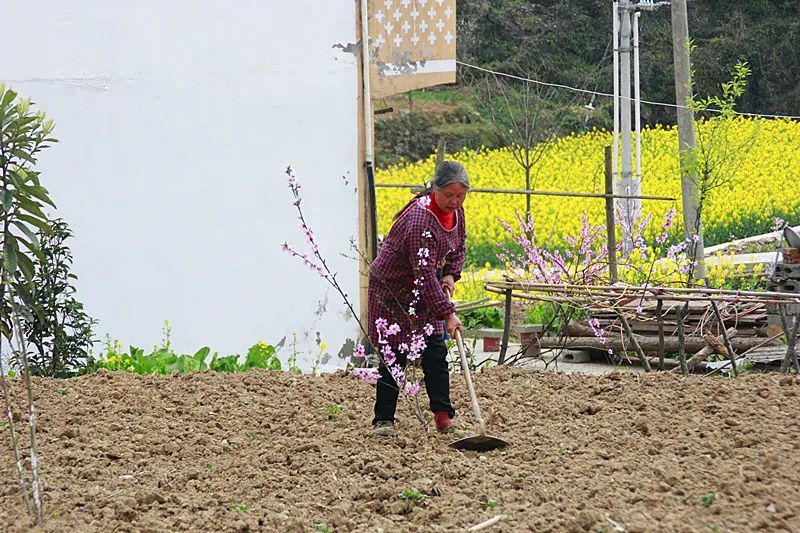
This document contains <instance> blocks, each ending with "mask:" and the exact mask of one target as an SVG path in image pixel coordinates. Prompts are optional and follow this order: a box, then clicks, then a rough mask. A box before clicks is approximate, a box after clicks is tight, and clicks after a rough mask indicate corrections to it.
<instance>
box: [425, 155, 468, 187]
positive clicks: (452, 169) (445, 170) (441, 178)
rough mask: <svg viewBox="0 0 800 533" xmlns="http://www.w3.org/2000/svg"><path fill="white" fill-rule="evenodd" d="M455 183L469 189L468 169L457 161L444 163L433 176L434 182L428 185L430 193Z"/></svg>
mask: <svg viewBox="0 0 800 533" xmlns="http://www.w3.org/2000/svg"><path fill="white" fill-rule="evenodd" d="M453 183H460V184H461V185H463V186H464V187H466V188H467V189H469V188H470V186H469V177H468V176H467V169H465V168H464V165H462V164H461V163H456V162H455V161H442V162H441V163H440V164H439V166H437V167H436V173H435V174H434V176H433V181H432V182H430V183H429V184H428V187H427V189H428V192H432V191H438V190H439V189H442V188H444V187H447V186H448V185H451V184H453Z"/></svg>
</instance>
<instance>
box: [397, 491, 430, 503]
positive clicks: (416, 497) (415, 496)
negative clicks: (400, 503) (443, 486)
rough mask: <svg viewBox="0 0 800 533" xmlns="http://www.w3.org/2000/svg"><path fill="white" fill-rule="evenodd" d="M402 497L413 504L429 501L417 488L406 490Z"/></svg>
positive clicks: (401, 494)
mask: <svg viewBox="0 0 800 533" xmlns="http://www.w3.org/2000/svg"><path fill="white" fill-rule="evenodd" d="M400 497H401V498H402V499H404V500H408V501H410V502H412V503H421V502H423V501H424V500H426V499H428V496H426V495H425V494H423V493H421V492H420V491H418V490H417V489H415V488H410V489H405V490H404V491H403V492H401V493H400Z"/></svg>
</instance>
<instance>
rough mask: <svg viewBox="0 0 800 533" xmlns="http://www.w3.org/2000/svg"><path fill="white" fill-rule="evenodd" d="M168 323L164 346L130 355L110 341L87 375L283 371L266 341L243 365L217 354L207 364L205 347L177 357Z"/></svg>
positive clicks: (251, 351) (256, 346)
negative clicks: (253, 370)
mask: <svg viewBox="0 0 800 533" xmlns="http://www.w3.org/2000/svg"><path fill="white" fill-rule="evenodd" d="M167 331H168V323H166V322H165V335H164V339H163V343H162V345H161V346H156V347H154V348H153V351H152V352H151V353H149V354H145V353H144V350H143V349H141V348H136V347H135V346H131V347H130V348H129V350H128V353H125V352H123V351H122V344H120V343H119V342H117V341H115V340H112V339H111V338H110V337H106V340H105V344H104V352H103V353H102V354H100V356H99V358H98V359H93V358H92V359H91V360H90V363H89V364H88V365H87V368H86V372H94V371H97V370H100V369H105V370H110V371H122V372H134V373H136V374H172V373H176V372H177V373H186V372H202V371H204V370H212V371H214V372H247V371H249V370H252V369H254V368H260V369H265V370H278V371H279V370H281V362H280V360H279V359H278V357H277V356H276V355H275V348H274V347H273V346H271V345H269V344H266V343H265V342H263V341H259V342H258V343H256V344H254V345H253V346H251V347H250V349H249V350H248V352H247V357H246V358H245V361H244V362H242V363H240V362H239V360H240V356H238V355H229V356H226V357H219V354H217V353H214V355H213V356H212V358H211V361H209V362H208V363H206V360H207V359H208V356H209V354H210V353H211V348H209V347H208V346H204V347H203V348H200V349H199V350H197V352H195V353H194V354H192V355H189V354H176V353H175V352H174V351H173V349H172V345H171V342H170V340H169V337H170V335H169V334H168V333H166V332H167Z"/></svg>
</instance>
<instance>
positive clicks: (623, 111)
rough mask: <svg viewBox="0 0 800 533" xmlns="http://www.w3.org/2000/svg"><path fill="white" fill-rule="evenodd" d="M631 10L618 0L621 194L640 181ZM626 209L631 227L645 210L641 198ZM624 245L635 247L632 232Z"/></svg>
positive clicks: (634, 191)
mask: <svg viewBox="0 0 800 533" xmlns="http://www.w3.org/2000/svg"><path fill="white" fill-rule="evenodd" d="M631 13H632V5H631V1H630V0H620V1H619V17H620V35H619V55H620V60H619V70H620V81H619V88H620V102H619V104H620V106H621V107H620V137H621V139H620V140H621V148H622V169H621V172H620V178H619V186H618V188H617V192H618V194H631V195H638V194H639V192H640V187H641V185H640V184H637V183H636V180H634V178H633V164H632V156H631V51H632V48H631ZM622 205H623V213H622V217H624V218H625V220H626V222H627V225H628V227H630V228H632V227H633V224H634V223H635V221H636V219H637V218H638V215H639V213H641V211H642V202H641V200H633V199H628V200H624V201H623V202H622ZM622 243H623V249H624V250H625V251H627V252H630V251H631V250H632V248H633V241H632V240H631V236H629V235H626V236H624V237H623V241H622Z"/></svg>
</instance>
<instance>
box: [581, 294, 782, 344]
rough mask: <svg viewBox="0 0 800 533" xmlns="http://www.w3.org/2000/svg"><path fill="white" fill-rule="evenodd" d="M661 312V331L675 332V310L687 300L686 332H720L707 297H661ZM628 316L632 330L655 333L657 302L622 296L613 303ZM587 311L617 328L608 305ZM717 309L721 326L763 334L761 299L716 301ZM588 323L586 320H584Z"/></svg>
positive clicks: (601, 322) (764, 322) (616, 319)
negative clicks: (662, 322) (705, 299)
mask: <svg viewBox="0 0 800 533" xmlns="http://www.w3.org/2000/svg"><path fill="white" fill-rule="evenodd" d="M662 301H663V304H662V311H661V313H662V316H663V320H664V335H665V336H667V337H672V336H676V335H677V332H678V310H679V309H681V308H682V307H683V306H684V305H686V304H688V308H686V313H685V315H684V319H683V322H684V327H685V333H686V335H700V336H703V335H707V334H712V335H720V334H721V333H722V327H723V326H722V325H721V324H719V322H718V321H717V319H716V316H715V315H714V311H713V309H712V306H711V303H710V302H709V301H703V300H694V301H689V302H684V301H678V300H667V299H665V300H662ZM617 307H618V308H620V309H622V310H624V311H625V312H626V314H627V315H628V316H629V317H632V318H629V319H628V322H629V323H630V325H631V329H632V330H633V332H634V333H637V334H640V335H658V331H659V329H658V328H659V326H658V315H657V303H656V301H655V300H652V299H642V298H641V297H633V298H630V299H626V300H622V301H620V302H619V303H618V305H617ZM588 311H589V315H590V316H591V317H593V318H595V319H597V320H598V322H599V326H600V327H602V328H603V329H605V330H607V331H609V332H617V333H618V332H621V331H622V326H621V325H620V323H619V317H618V316H617V314H616V313H615V312H614V311H613V310H611V309H607V308H606V309H604V308H589V310H588ZM719 312H720V315H722V321H723V323H724V327H725V328H736V331H737V332H738V334H739V335H740V336H742V337H753V336H766V335H767V331H766V328H767V308H766V305H765V304H764V303H761V302H748V301H742V302H724V303H720V304H719ZM584 325H586V326H588V325H589V324H588V322H584Z"/></svg>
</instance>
